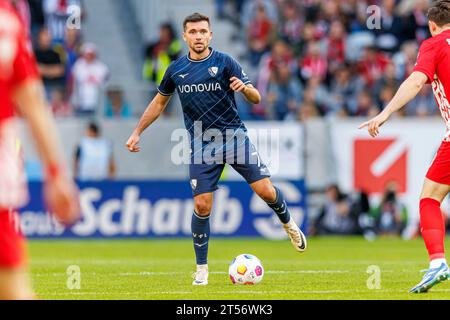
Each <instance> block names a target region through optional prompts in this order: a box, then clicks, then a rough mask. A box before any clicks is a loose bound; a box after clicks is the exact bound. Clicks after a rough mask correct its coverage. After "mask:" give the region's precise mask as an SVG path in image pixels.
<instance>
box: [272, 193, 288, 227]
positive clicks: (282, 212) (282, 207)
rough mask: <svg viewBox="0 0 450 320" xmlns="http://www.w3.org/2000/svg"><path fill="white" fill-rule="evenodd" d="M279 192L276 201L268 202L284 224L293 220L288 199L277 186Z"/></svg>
mask: <svg viewBox="0 0 450 320" xmlns="http://www.w3.org/2000/svg"><path fill="white" fill-rule="evenodd" d="M275 190H276V192H277V199H276V200H275V202H274V203H269V202H268V203H267V204H268V205H269V207H270V208H272V210H273V211H275V213H276V214H277V216H278V218H279V219H280V221H281V222H282V223H283V224H286V223H288V222H289V221H291V214H290V213H289V209H288V207H287V204H286V201H285V200H284V197H283V194H282V193H281V190H280V189H278V188H277V187H275Z"/></svg>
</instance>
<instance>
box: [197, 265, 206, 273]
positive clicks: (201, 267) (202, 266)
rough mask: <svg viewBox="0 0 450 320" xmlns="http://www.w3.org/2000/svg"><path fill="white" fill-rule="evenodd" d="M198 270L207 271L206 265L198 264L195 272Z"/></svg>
mask: <svg viewBox="0 0 450 320" xmlns="http://www.w3.org/2000/svg"><path fill="white" fill-rule="evenodd" d="M200 270H208V265H207V264H198V265H197V271H200Z"/></svg>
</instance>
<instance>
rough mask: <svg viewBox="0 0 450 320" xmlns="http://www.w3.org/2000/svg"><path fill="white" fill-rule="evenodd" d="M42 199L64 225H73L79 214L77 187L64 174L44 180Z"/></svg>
mask: <svg viewBox="0 0 450 320" xmlns="http://www.w3.org/2000/svg"><path fill="white" fill-rule="evenodd" d="M44 199H45V203H46V205H47V209H48V210H49V211H50V212H51V213H52V214H54V215H55V216H56V218H57V220H58V221H59V222H61V223H62V224H64V225H66V226H70V225H73V224H74V223H75V222H77V221H78V219H79V218H80V216H81V208H80V200H79V190H78V187H77V186H76V185H75V183H74V182H73V181H72V179H70V178H69V177H68V176H66V175H65V174H59V175H58V176H56V177H52V178H50V179H48V180H47V181H46V182H45V185H44Z"/></svg>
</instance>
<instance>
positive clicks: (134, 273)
mask: <svg viewBox="0 0 450 320" xmlns="http://www.w3.org/2000/svg"><path fill="white" fill-rule="evenodd" d="M349 272H350V271H347V270H292V271H285V270H269V271H266V274H327V273H329V274H334V273H349ZM188 273H189V272H179V271H177V272H175V271H174V272H147V271H143V272H125V273H119V276H123V277H125V276H166V275H167V276H172V275H181V274H188ZM210 274H220V275H225V274H228V272H225V271H214V272H210Z"/></svg>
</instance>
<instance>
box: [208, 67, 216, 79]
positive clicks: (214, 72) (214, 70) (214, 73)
mask: <svg viewBox="0 0 450 320" xmlns="http://www.w3.org/2000/svg"><path fill="white" fill-rule="evenodd" d="M208 72H209V74H210V75H211V77H215V76H217V72H219V68H217V67H211V68H209V69H208Z"/></svg>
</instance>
